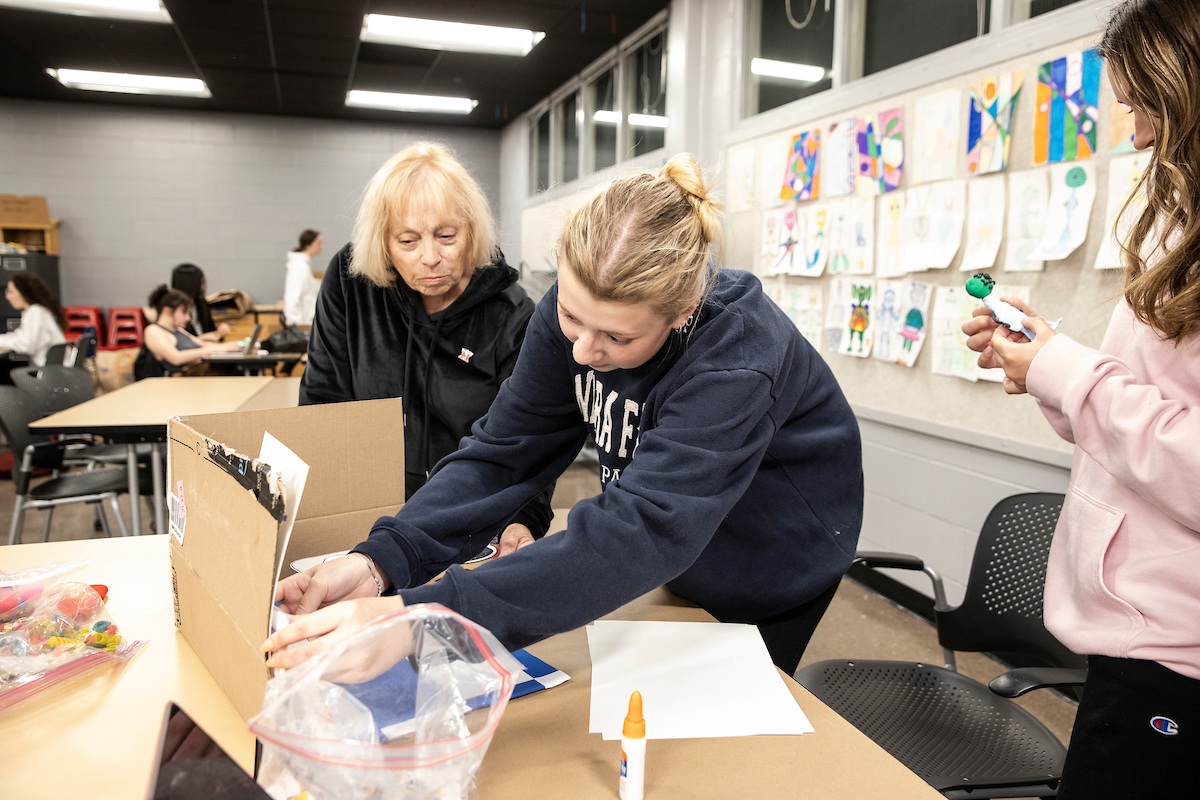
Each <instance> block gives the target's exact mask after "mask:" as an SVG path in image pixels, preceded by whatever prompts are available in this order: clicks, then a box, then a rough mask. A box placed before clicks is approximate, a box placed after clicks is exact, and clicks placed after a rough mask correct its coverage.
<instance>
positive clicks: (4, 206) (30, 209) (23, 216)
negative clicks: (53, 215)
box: [0, 194, 50, 227]
mask: <svg viewBox="0 0 1200 800" xmlns="http://www.w3.org/2000/svg"><path fill="white" fill-rule="evenodd" d="M49 224H50V209H49V207H48V206H47V205H46V198H44V197H39V196H37V195H33V194H30V195H19V194H0V227H2V226H4V225H49Z"/></svg>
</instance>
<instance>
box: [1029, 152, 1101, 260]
mask: <svg viewBox="0 0 1200 800" xmlns="http://www.w3.org/2000/svg"><path fill="white" fill-rule="evenodd" d="M1095 199H1096V168H1095V167H1094V166H1093V165H1091V164H1089V163H1087V162H1083V163H1079V162H1073V163H1072V162H1068V163H1066V164H1054V165H1052V166H1051V167H1050V204H1049V207H1048V209H1047V211H1046V228H1045V230H1043V231H1042V242H1041V244H1039V245H1038V246H1037V247H1036V248H1034V251H1033V252H1032V253H1030V254H1029V258H1031V259H1033V260H1035V261H1061V260H1062V259H1064V258H1066V257H1067V256H1069V255H1071V253H1074V252H1075V250H1076V248H1078V247H1079V245H1081V244H1083V240H1084V239H1086V238H1087V228H1088V218H1089V217H1091V215H1092V203H1093V202H1094V201H1095Z"/></svg>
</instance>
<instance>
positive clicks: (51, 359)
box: [46, 342, 73, 364]
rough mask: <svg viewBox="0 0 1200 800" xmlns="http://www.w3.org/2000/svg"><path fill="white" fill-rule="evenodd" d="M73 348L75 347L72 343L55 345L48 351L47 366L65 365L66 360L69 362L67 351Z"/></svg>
mask: <svg viewBox="0 0 1200 800" xmlns="http://www.w3.org/2000/svg"><path fill="white" fill-rule="evenodd" d="M72 346H73V345H71V344H70V343H66V342H64V343H63V344H56V345H54V346H53V347H51V348H50V349H49V350H47V351H46V363H47V364H65V363H66V360H67V350H68V349H69V348H71V347H72Z"/></svg>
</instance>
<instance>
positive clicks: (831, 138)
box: [821, 117, 858, 197]
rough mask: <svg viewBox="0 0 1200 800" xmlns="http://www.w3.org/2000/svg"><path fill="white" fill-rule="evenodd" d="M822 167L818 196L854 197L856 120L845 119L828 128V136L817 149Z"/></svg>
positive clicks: (856, 150)
mask: <svg viewBox="0 0 1200 800" xmlns="http://www.w3.org/2000/svg"><path fill="white" fill-rule="evenodd" d="M821 149H822V150H824V151H825V152H824V153H822V155H823V156H824V157H825V165H824V166H823V167H822V168H821V197H845V196H846V195H848V194H854V189H855V185H856V183H857V181H858V120H857V119H856V118H855V117H847V118H846V119H843V120H840V121H838V122H835V123H833V124H832V125H830V126H829V135H828V136H827V137H826V138H825V142H824V144H823V145H822V147H821Z"/></svg>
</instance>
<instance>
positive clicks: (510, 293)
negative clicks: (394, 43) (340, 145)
mask: <svg viewBox="0 0 1200 800" xmlns="http://www.w3.org/2000/svg"><path fill="white" fill-rule="evenodd" d="M353 236H354V240H353V242H352V243H351V244H347V245H346V246H345V247H343V248H342V249H341V250H340V251H338V253H337V255H335V256H334V257H333V260H332V261H331V262H330V264H329V268H328V269H327V270H326V272H325V276H324V278H323V279H322V282H321V291H320V294H319V295H318V296H317V310H316V316H315V318H314V320H313V327H312V332H311V334H310V338H309V345H308V366H307V367H306V368H305V371H304V377H303V379H302V381H301V384H300V403H301V405H308V404H315V403H337V402H343V401H348V400H374V399H379V398H384V397H403V398H404V416H405V423H404V463H405V473H406V474H405V496H406V498H411V497H412V495H413V494H414V493H415V492H416V491H417V490H418V489H419V488H420V487H421V486H422V485H424V483H425V480H426V478H427V476H428V475H429V472H430V470H432V469H433V467H434V465H435V464H437V463H438V461H440V460H441V459H442V458H443V457H444V456H445V455H447V454H448V453H451V452H453V451H454V450H455V449H456V448H457V447H458V444H459V440H461V439H462V438H463V437H464V436H467V435H469V434H470V433H471V425H472V424H473V423H474V422H475V421H476V420H477V419H479V418H480V417H482V416H483V415H484V414H485V413H486V412H487V410H488V407H489V406H490V405H491V404H492V400H494V399H495V397H496V393H497V392H498V391H499V390H500V384H501V383H502V382H503V381H504V379H505V378H507V377H508V376H509V375H510V374H512V371H513V367H514V366H515V364H516V361H517V353H518V352H520V349H521V343H522V341H523V340H524V338H525V327H526V325H528V323H529V318H530V316H532V314H533V308H534V305H533V301H532V300H530V299H529V297H528V295H526V294H525V291H524V290H523V289H522V288H521V287H520V286H519V285H517V271H516V270H514V269H513V268H512V267H510V266H509V265H508V264H507V263H506V262H505V261H504V255H503V254H502V253H501V252H500V250H499V248H497V246H496V232H495V224H494V223H493V222H492V214H491V210H490V208H489V206H488V201H487V197H486V196H485V195H484V193H483V190H482V189H481V188H480V186H479V184H478V183H477V182H476V181H475V179H474V178H472V177H471V175H470V174H469V173H468V172H467V171H466V169H464V168H463V166H462V165H461V164H459V163H458V161H456V160H455V159H454V157H453V156H452V155H451V154H450V153H449V152H448V151H447V150H446V149H445V148H443V147H441V146H440V145H437V144H432V143H429V142H418V143H416V144H413V145H411V146H410V147H408V148H406V149H404V150H402V151H401V152H399V153H397V154H396V155H395V156H393V157H392V158H391V159H389V160H388V161H387V163H385V164H384V165H383V166H382V167H380V168H379V171H378V172H376V173H375V176H374V177H373V178H372V179H371V182H370V183H369V184H368V185H367V189H366V192H365V195H364V197H363V202H362V206H361V208H360V209H359V212H358V218H357V219H356V220H355V223H354V234H353ZM552 491H553V487H547V488H546V489H545V491H543V492H541V494H538V495H537V496H536V497H531V498H530V499H529V502H528V503H526V504H525V505H524V506H523V507H522V508H520V509H514V511H513V514H510V515H509V516H510V518H509V520H507V523H508V524H507V525H506V527H505V529H504V537H503V538H502V541H501V549H502V552H509V551H511V550H512V549H515V548H516V547H517V546H523V545H524V544H527V543H530V542H532V541H534V539H536V538H540V537H541V536H542V535H543V534H544V533H545V532H546V529H547V528H548V527H549V525H550V517H551V514H550V502H549V498H550V494H551V492H552ZM484 544H486V542H485V543H484ZM481 547H482V545H481Z"/></svg>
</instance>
